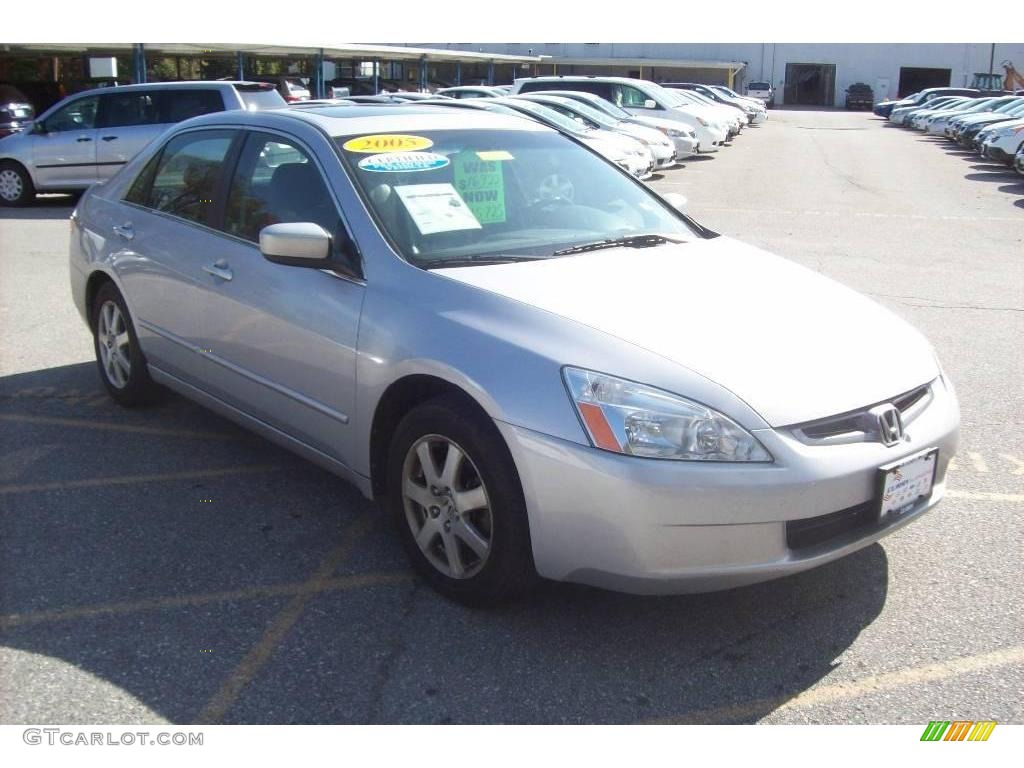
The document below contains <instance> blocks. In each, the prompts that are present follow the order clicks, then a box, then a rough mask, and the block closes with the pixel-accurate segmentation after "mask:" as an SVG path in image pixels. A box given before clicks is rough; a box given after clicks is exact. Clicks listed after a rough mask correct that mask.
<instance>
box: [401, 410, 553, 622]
mask: <svg viewBox="0 0 1024 768" xmlns="http://www.w3.org/2000/svg"><path fill="white" fill-rule="evenodd" d="M472 409H473V406H472V405H471V404H469V403H466V402H464V401H462V400H461V399H459V398H449V397H444V398H439V399H437V400H432V401H429V402H427V403H424V404H422V405H420V406H418V407H416V408H414V409H413V410H412V411H410V412H409V413H408V414H407V415H406V416H405V418H403V419H402V421H401V423H400V424H399V425H398V428H397V429H396V431H395V434H394V437H393V439H392V442H391V449H390V451H389V456H388V465H387V491H386V496H385V505H386V506H387V508H388V512H389V514H390V516H391V517H392V519H393V521H394V523H395V525H396V526H397V528H398V532H399V536H400V537H401V539H402V544H403V546H404V547H405V550H406V554H407V555H408V556H409V559H410V560H411V561H412V564H413V566H414V567H415V568H416V570H417V571H419V573H420V575H421V576H422V577H423V578H424V579H425V580H426V581H427V582H428V583H429V584H430V585H431V586H432V587H433V588H434V589H436V590H437V591H438V592H440V593H441V594H443V595H445V596H446V597H450V598H452V599H454V600H458V601H459V602H462V603H466V604H469V605H489V604H494V603H497V602H501V601H504V600H507V599H509V598H511V597H514V596H516V595H518V594H520V593H522V592H524V591H526V590H528V589H529V588H530V587H532V586H533V585H534V584H535V583H536V582H537V580H538V577H537V573H536V570H535V568H534V565H533V554H532V547H531V544H530V527H529V521H528V520H527V515H526V503H525V501H524V499H523V491H522V486H521V484H520V481H519V475H518V472H517V471H516V468H515V464H514V463H513V461H512V457H511V455H510V454H509V451H508V447H507V446H506V445H505V443H504V441H503V440H502V437H501V434H500V433H499V432H498V431H497V429H496V428H495V426H494V424H493V423H491V422H490V420H489V419H487V418H486V417H484V416H483V415H479V414H477V413H476V412H475V411H474V410H472Z"/></svg>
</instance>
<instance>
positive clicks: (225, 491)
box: [0, 363, 888, 723]
mask: <svg viewBox="0 0 1024 768" xmlns="http://www.w3.org/2000/svg"><path fill="white" fill-rule="evenodd" d="M0 429H2V435H3V438H2V441H0V530H3V531H4V536H3V537H2V538H0V646H2V647H0V654H2V655H0V686H2V687H3V688H4V689H5V690H7V691H16V692H17V694H16V696H15V697H14V700H13V701H9V702H7V703H5V704H4V705H3V706H2V707H0V721H3V722H51V723H117V722H143V721H152V720H158V719H161V718H163V719H166V720H169V721H172V722H176V723H191V722H196V721H211V720H213V721H224V722H248V723H373V722H387V723H390V722H420V723H444V722H458V723H486V722H517V723H590V722H594V723H627V722H638V721H640V722H661V721H672V722H675V721H682V722H709V723H725V722H738V723H749V722H756V721H758V720H759V719H761V718H764V717H766V716H768V715H770V714H771V713H772V712H773V711H775V710H776V709H777V708H778V707H780V706H782V705H784V704H785V703H786V702H787V701H790V700H792V699H793V697H795V696H798V695H799V694H801V693H802V692H804V691H806V690H807V689H808V688H810V687H812V686H814V685H815V684H816V683H818V682H820V681H821V680H822V678H824V677H826V676H827V675H829V673H830V672H832V671H833V670H834V669H836V667H838V666H839V665H841V664H842V663H843V654H844V652H845V651H846V650H847V649H848V648H849V647H850V646H851V644H853V643H854V642H855V641H856V640H857V637H858V636H859V634H860V633H861V632H862V631H863V630H864V629H865V628H866V627H867V626H869V625H870V624H871V623H872V622H873V621H874V620H875V618H876V617H877V616H878V615H879V613H880V612H881V611H882V609H883V607H884V606H885V601H886V595H887V587H888V561H887V558H886V554H885V551H884V549H883V548H882V547H881V546H879V545H872V546H870V547H867V548H866V549H863V550H861V551H859V552H857V553H855V554H853V555H851V556H849V557H846V558H843V559H841V560H839V561H836V562H834V563H831V564H828V565H826V566H823V567H820V568H817V569H815V570H813V571H809V572H806V573H803V574H798V575H796V576H791V577H788V578H785V579H781V580H778V581H774V582H768V583H765V584H759V585H755V586H751V587H745V588H742V589H735V590H731V591H727V592H721V593H713V594H704V595H685V596H677V597H637V596H632V595H622V594H615V593H610V592H604V591H601V590H597V589H591V588H587V587H582V586H576V585H571V584H547V585H544V586H542V587H541V588H539V589H538V590H537V591H536V592H534V593H533V594H531V595H530V596H529V597H527V598H525V599H522V600H520V601H518V602H515V603H513V604H510V605H505V606H502V607H498V608H493V609H489V610H471V609H468V608H465V607H463V606H461V605H457V604H454V603H451V602H448V601H446V600H444V599H442V598H440V597H439V596H437V595H436V594H435V593H433V592H432V591H431V590H430V589H428V588H426V587H425V586H423V584H422V583H421V582H420V581H418V580H417V579H416V578H414V577H412V576H411V574H410V571H409V569H408V567H407V566H406V562H405V558H404V556H403V553H402V551H401V547H400V545H399V544H398V541H397V537H396V536H394V535H393V533H392V531H391V529H390V527H389V526H388V525H387V524H386V523H385V522H384V521H383V520H381V519H380V516H379V515H378V513H377V511H376V507H375V506H374V505H373V504H371V503H370V502H368V501H366V500H365V499H364V498H363V497H362V496H361V495H360V494H359V493H358V492H357V491H356V490H355V489H354V488H353V487H352V486H350V485H348V484H346V483H345V482H343V481H341V480H339V479H337V478H335V477H334V476H333V475H330V474H328V473H327V472H324V471H322V470H320V469H319V468H317V467H315V466H313V465H311V464H309V463H307V462H305V461H303V460H301V459H299V458H296V457H294V456H292V455H291V454H289V453H287V452H285V451H283V450H281V449H279V448H277V447H275V446H274V445H272V444H270V443H268V442H265V441H263V440H262V439H260V438H257V437H254V436H251V435H250V434H249V433H248V432H246V431H244V430H242V429H240V428H238V427H236V426H234V425H233V424H231V423H229V422H227V421H225V420H224V419H221V418H220V417H218V416H216V415H213V414H211V413H210V412H208V411H206V410H204V409H203V408H200V407H198V406H196V405H193V404H192V403H190V402H188V401H186V400H184V399H182V398H180V397H177V396H175V395H171V394H169V395H168V396H167V397H166V398H165V399H164V400H163V401H162V402H160V403H159V404H157V405H154V406H151V407H147V408H143V409H135V410H125V409H121V408H119V407H117V406H115V405H114V404H113V403H111V402H110V401H109V400H108V399H107V398H106V396H105V394H104V392H103V390H102V387H101V385H100V383H99V378H98V375H97V372H96V369H95V366H94V364H92V363H82V364H77V365H69V366H63V367H57V368H51V369H46V370H40V371H33V372H30V373H23V374H16V375H10V376H6V377H3V378H0ZM361 521H363V522H365V521H368V522H366V527H365V532H364V533H362V534H361V535H357V534H358V532H359V531H363V530H364V529H363V522H361ZM314 574H316V578H311V577H313V576H314ZM4 661H6V662H7V663H4ZM83 672H84V673H88V674H87V675H83V674H82V673H83ZM854 674H856V673H854ZM111 686H113V687H114V689H116V690H114V692H113V693H111Z"/></svg>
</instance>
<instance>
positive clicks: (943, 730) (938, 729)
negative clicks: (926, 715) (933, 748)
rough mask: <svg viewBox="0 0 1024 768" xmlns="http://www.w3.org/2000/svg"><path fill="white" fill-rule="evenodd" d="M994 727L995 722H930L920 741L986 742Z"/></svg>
mask: <svg viewBox="0 0 1024 768" xmlns="http://www.w3.org/2000/svg"><path fill="white" fill-rule="evenodd" d="M995 727H996V721H995V720H977V721H975V720H954V721H953V722H950V721H949V720H932V721H931V722H930V723H928V727H927V728H925V729H924V733H922V734H921V741H988V737H989V736H991V735H992V731H994V730H995Z"/></svg>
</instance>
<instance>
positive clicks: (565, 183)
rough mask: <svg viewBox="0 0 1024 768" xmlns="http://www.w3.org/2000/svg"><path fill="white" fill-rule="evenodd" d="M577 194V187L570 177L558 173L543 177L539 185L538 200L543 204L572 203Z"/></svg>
mask: <svg viewBox="0 0 1024 768" xmlns="http://www.w3.org/2000/svg"><path fill="white" fill-rule="evenodd" d="M575 195H576V188H575V187H574V186H573V183H572V181H571V180H570V179H569V178H568V177H566V176H561V175H559V174H557V173H552V174H550V175H549V176H545V177H544V178H543V179H541V182H540V185H539V186H538V187H537V202H538V203H542V204H543V203H569V204H571V203H572V201H573V197H574V196H575Z"/></svg>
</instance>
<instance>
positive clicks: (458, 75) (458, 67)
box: [455, 61, 462, 85]
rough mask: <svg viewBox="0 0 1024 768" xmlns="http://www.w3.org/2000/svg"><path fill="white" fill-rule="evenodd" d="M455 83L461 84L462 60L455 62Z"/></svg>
mask: <svg viewBox="0 0 1024 768" xmlns="http://www.w3.org/2000/svg"><path fill="white" fill-rule="evenodd" d="M455 84H456V85H462V62H461V61H456V62H455Z"/></svg>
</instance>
